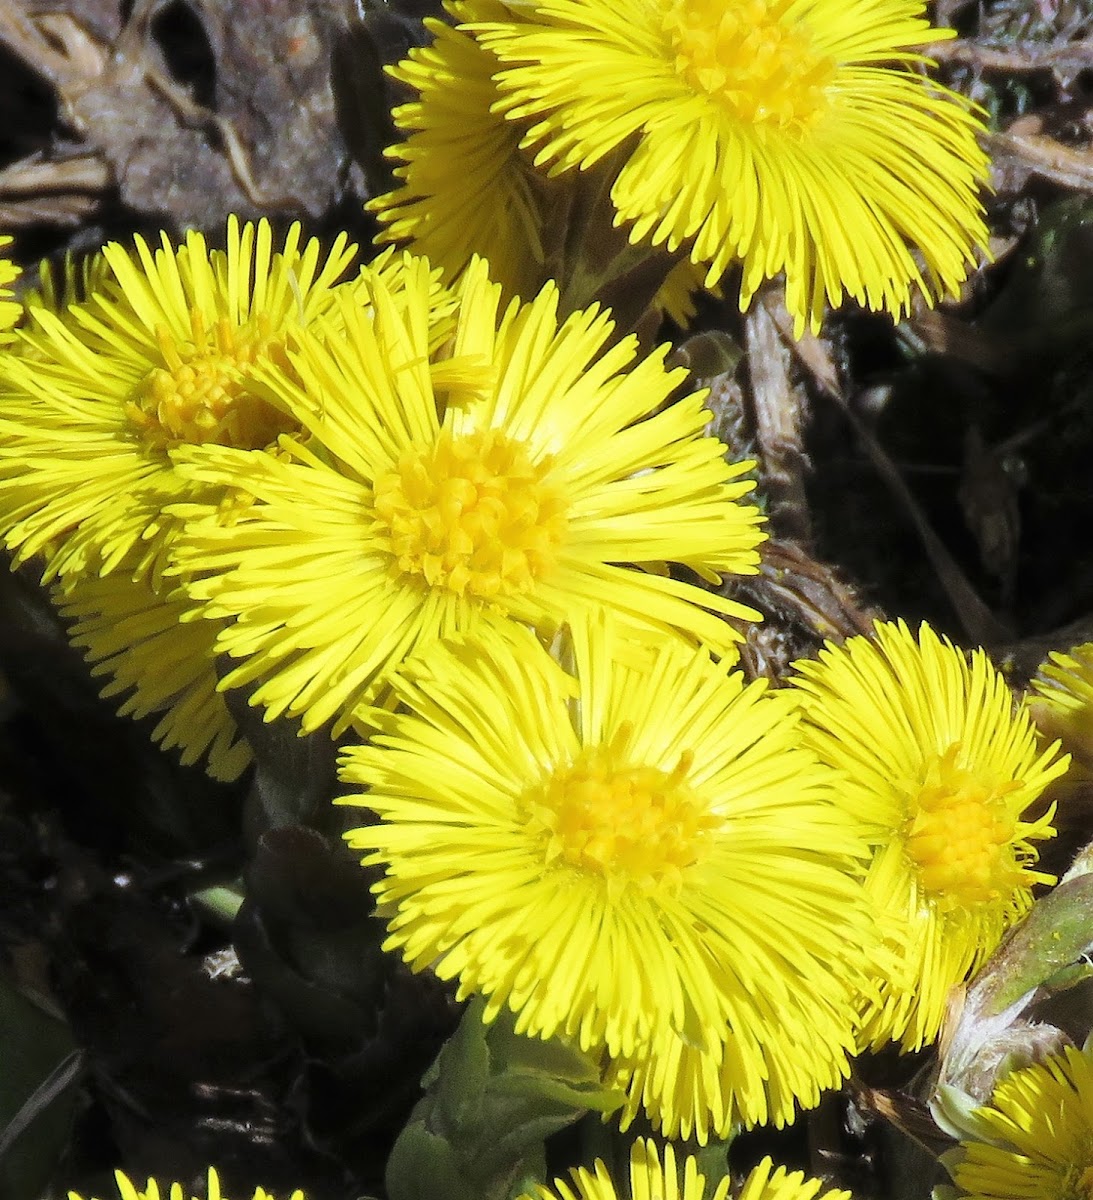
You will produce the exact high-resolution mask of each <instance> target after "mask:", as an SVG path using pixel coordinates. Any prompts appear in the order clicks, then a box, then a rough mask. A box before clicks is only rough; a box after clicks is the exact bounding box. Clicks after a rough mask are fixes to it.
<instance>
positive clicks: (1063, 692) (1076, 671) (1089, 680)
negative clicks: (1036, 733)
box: [1029, 642, 1093, 777]
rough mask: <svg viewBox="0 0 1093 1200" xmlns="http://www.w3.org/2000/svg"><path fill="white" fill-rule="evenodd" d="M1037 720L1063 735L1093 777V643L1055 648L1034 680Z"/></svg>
mask: <svg viewBox="0 0 1093 1200" xmlns="http://www.w3.org/2000/svg"><path fill="white" fill-rule="evenodd" d="M1029 705H1030V707H1031V709H1032V715H1033V717H1034V718H1035V719H1036V723H1037V724H1038V725H1039V726H1040V728H1041V729H1043V730H1044V731H1045V732H1046V733H1047V735H1048V736H1049V737H1057V738H1059V739H1060V740H1061V741H1062V743H1063V746H1064V747H1065V748H1066V749H1067V750H1069V751H1070V752H1071V753H1072V754H1073V755H1074V758H1075V760H1076V766H1078V767H1080V769H1081V772H1082V774H1083V775H1084V776H1087V777H1088V776H1093V642H1085V643H1084V644H1082V645H1081V646H1075V647H1074V648H1073V649H1071V650H1068V651H1067V652H1066V653H1065V654H1062V653H1059V652H1058V651H1053V652H1052V653H1051V654H1050V655H1049V656H1048V658H1047V660H1046V661H1045V662H1043V663H1041V664H1040V669H1039V670H1038V671H1037V672H1036V675H1035V677H1034V678H1033V680H1032V691H1031V693H1030V695H1029Z"/></svg>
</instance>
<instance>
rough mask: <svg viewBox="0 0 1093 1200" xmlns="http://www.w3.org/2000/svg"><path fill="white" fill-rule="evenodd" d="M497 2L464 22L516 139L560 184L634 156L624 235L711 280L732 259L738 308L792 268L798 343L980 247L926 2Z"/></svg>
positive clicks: (947, 270) (621, 188)
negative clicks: (501, 12) (850, 304)
mask: <svg viewBox="0 0 1093 1200" xmlns="http://www.w3.org/2000/svg"><path fill="white" fill-rule="evenodd" d="M506 7H507V8H508V10H509V13H508V16H507V18H506V19H505V20H501V21H498V20H488V21H482V22H474V23H472V24H471V25H470V26H469V28H470V30H471V32H473V34H474V36H475V37H476V38H477V39H478V40H479V41H480V42H481V44H482V45H484V46H485V47H486V48H487V49H488V50H490V51H492V52H493V53H494V54H496V56H497V58H498V59H499V60H500V62H501V64H502V69H501V70H500V71H499V72H497V74H496V75H495V81H496V83H497V85H498V86H499V87H500V89H501V91H502V93H503V94H504V99H503V100H502V102H501V104H500V105H499V110H500V111H503V112H504V114H505V116H506V117H508V118H509V119H511V120H513V121H515V122H517V123H518V124H519V125H520V127H521V128H522V129H523V130H525V131H526V132H524V136H523V140H522V142H521V145H522V146H525V147H531V148H534V150H535V162H536V163H537V164H546V165H549V167H550V169H551V170H552V171H555V172H564V171H568V170H570V169H572V168H578V167H579V168H581V169H585V168H587V167H589V166H591V165H592V164H593V163H596V162H598V161H600V160H601V159H603V158H604V157H605V156H606V155H608V154H611V153H612V152H614V151H616V150H618V149H619V148H620V147H622V148H624V151H623V152H624V154H625V161H624V163H623V165H622V167H621V169H620V170H619V172H618V176H617V179H616V180H615V183H614V187H613V188H612V192H611V199H612V202H613V204H614V206H615V209H616V212H617V217H618V220H619V221H620V222H625V223H627V224H628V225H629V227H630V236H631V238H632V240H634V241H651V242H653V243H654V244H655V245H660V244H662V243H664V244H666V245H667V247H668V249H669V250H675V249H676V248H678V247H681V246H683V247H685V248H687V249H688V251H689V253H690V256H691V258H692V259H693V260H694V261H695V262H701V263H705V264H707V265H708V268H709V270H708V280H709V281H710V282H713V281H714V280H716V279H718V278H719V277H720V276H721V275H722V273H723V272H724V271H725V269H726V268H727V267H728V266H729V265H730V264H731V263H732V262H733V261H734V260H739V261H740V262H741V263H742V266H743V278H742V281H741V286H740V304H741V307H742V308H743V307H746V306H747V304H748V302H749V300H750V298H751V296H752V295H753V294H754V292H755V290H756V289H757V287H758V286H759V284H760V283H761V282H762V281H763V280H764V279H768V278H771V277H773V276H774V275H777V274H778V273H779V272H780V271H784V272H785V275H786V298H787V304H788V307H789V309H790V311H791V312H792V313H793V315H794V317H795V320H796V323H797V327H798V331H801V330H802V329H803V328H804V327H805V325H806V324H807V325H810V326H812V327H813V328H816V327H817V326H818V324H819V322H820V319H821V317H822V314H823V307H824V302H825V300H827V301H829V302H830V303H832V304H835V305H837V304H839V303H840V302H841V300H842V297H843V294H844V293H848V294H849V295H850V296H852V297H854V298H855V299H856V300H857V301H858V302H859V303H862V304H866V305H868V306H869V307H870V308H874V309H884V310H887V311H889V312H891V313H893V314H896V315H899V314H901V313H904V312H906V311H907V309H908V307H909V306H910V303H911V296H912V293H913V291H916V290H917V291H920V292H921V293H922V294H923V295H924V296H925V298H926V299H927V300H928V301H932V300H933V299H935V298H936V297H938V296H939V295H942V294H945V293H951V292H954V291H955V290H956V288H957V287H958V285H959V284H960V283H961V281H962V280H963V279H964V277H965V275H966V274H967V270H968V267H969V265H970V264H972V263H973V262H974V257H973V249H974V247H975V246H977V245H981V244H983V243H984V241H985V238H986V228H985V226H984V224H983V219H982V208H981V205H980V203H979V201H978V199H977V189H978V187H979V186H980V184H981V183H982V182H983V180H984V177H985V172H986V165H987V159H986V156H985V155H984V154H983V152H982V151H981V150H980V149H979V147H978V146H977V144H976V140H975V139H976V134H977V132H979V130H980V126H979V123H978V121H977V120H976V119H975V118H974V117H973V116H972V115H971V113H970V112H969V109H968V105H967V103H966V102H964V101H963V100H962V99H961V98H960V97H959V96H957V95H955V94H954V93H952V92H948V91H947V90H946V89H944V88H941V87H939V86H937V85H934V84H932V83H931V82H930V81H929V80H927V79H926V78H925V77H924V76H923V75H921V74H920V73H919V72H918V70H917V68H918V66H919V65H920V64H921V63H922V62H923V59H922V57H921V55H920V54H917V53H916V52H915V48H916V47H921V46H925V45H928V44H929V43H931V42H934V41H937V40H938V39H939V38H942V37H944V36H946V35H947V32H948V31H946V30H937V29H931V28H930V26H929V24H928V22H927V21H926V20H925V19H924V18H923V16H922V13H923V10H924V4H923V3H922V0H732V2H730V3H725V0H652V2H650V0H611V2H608V0H534V2H532V3H523V2H517V0H510V3H508V4H507V5H506ZM916 254H918V255H920V256H921V258H917V257H916Z"/></svg>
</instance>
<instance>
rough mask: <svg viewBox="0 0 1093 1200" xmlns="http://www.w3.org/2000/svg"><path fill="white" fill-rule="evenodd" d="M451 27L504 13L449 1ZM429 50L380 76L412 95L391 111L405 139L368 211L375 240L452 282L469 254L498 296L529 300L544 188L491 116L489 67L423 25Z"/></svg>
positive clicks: (442, 30) (439, 26) (539, 256)
mask: <svg viewBox="0 0 1093 1200" xmlns="http://www.w3.org/2000/svg"><path fill="white" fill-rule="evenodd" d="M448 8H449V11H450V12H451V13H452V15H453V16H454V17H456V19H458V20H472V19H476V18H477V19H485V18H486V17H487V16H498V15H501V14H503V13H504V9H503V8H502V7H501V5H500V4H498V3H494V2H493V0H462V2H461V0H449V3H448ZM425 25H426V28H427V29H428V30H429V32H430V33H431V34H432V35H433V41H432V44H431V45H429V46H425V47H420V48H415V49H413V50H411V51H410V54H409V57H408V58H407V59H406V60H405V61H403V62H402V63H400V64H399V65H398V66H397V67H395V68H392V69H390V73H391V74H392V75H393V76H394V77H395V78H396V79H397V80H398V81H399V82H400V83H403V84H406V85H407V86H408V87H411V88H413V89H414V90H415V91H416V92H417V93H418V98H417V99H416V100H414V101H412V102H410V103H408V104H402V105H399V106H398V107H397V108H395V110H394V112H393V114H392V115H393V117H394V121H395V125H396V127H397V128H398V130H399V131H400V132H401V133H402V134H404V135H407V136H406V140H405V141H403V142H398V143H396V144H395V145H394V146H392V147H390V149H389V150H388V151H387V155H388V157H390V158H393V159H395V160H396V161H397V162H399V164H400V165H399V166H397V167H395V169H394V175H395V178H396V179H397V180H398V181H399V185H398V187H396V189H395V190H394V191H392V192H389V193H388V194H387V195H385V196H379V197H377V198H376V199H374V200H372V201H370V202H369V204H368V208H369V209H370V210H371V211H372V212H374V213H375V214H376V216H377V217H378V218H379V220H380V221H381V222H382V223H383V224H384V225H385V226H386V228H385V229H384V230H383V232H382V233H381V234H380V236H379V239H378V240H379V241H381V242H383V241H387V242H391V241H397V242H405V243H410V244H411V246H412V248H413V250H414V252H415V253H417V254H422V255H424V256H425V257H427V258H428V259H429V261H430V262H432V263H433V264H434V265H435V266H438V267H440V268H441V271H442V272H443V278H444V280H445V282H447V283H453V282H454V281H455V280H456V279H457V278H458V277H459V275H460V274H461V273H462V271H463V270H464V269H465V268H466V266H467V264H468V263H469V262H470V260H471V257H472V255H474V254H478V255H480V256H481V257H483V258H486V259H488V260H489V264H490V276H491V278H492V279H494V280H495V281H496V282H498V283H500V284H501V285H502V287H503V289H504V295H505V298H506V299H511V298H512V297H513V296H522V297H525V298H530V297H531V296H533V295H534V294H535V293H536V292H537V291H538V290H539V289H540V288H541V287H542V285H543V284H544V283H545V282H546V275H545V272H544V258H543V246H542V227H543V213H542V197H541V195H540V194H539V193H540V192H541V190H542V188H543V186H544V183H545V181H543V182H539V181H537V180H536V178H535V170H534V168H533V167H532V165H531V161H530V159H527V158H525V157H524V156H523V155H522V154H521V153H520V151H519V149H518V143H519V141H520V131H519V130H518V129H517V128H516V127H515V126H513V125H512V124H511V123H509V122H507V121H505V119H504V118H503V117H501V116H498V115H497V114H495V113H493V112H491V106H492V105H493V104H495V103H496V102H497V101H498V99H499V93H498V91H497V87H496V85H495V84H494V82H493V79H492V75H493V72H494V71H495V70H496V69H497V60H496V58H494V56H493V55H492V54H490V53H489V51H488V50H483V49H482V47H481V46H479V45H478V44H477V43H476V42H475V41H474V39H473V38H471V37H470V36H469V35H468V34H466V33H461V32H459V31H458V30H455V29H452V28H451V27H450V26H448V25H446V24H445V23H444V22H443V21H438V20H435V19H433V18H430V19H428V20H426V22H425Z"/></svg>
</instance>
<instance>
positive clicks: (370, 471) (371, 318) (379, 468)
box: [175, 260, 764, 733]
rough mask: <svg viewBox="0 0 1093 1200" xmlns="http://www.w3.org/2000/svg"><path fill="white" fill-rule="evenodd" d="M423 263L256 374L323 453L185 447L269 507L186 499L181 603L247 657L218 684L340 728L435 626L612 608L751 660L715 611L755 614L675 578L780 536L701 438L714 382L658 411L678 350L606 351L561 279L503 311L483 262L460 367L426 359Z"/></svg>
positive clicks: (183, 466)
mask: <svg viewBox="0 0 1093 1200" xmlns="http://www.w3.org/2000/svg"><path fill="white" fill-rule="evenodd" d="M426 272H427V268H426V266H425V265H424V264H422V265H421V270H420V272H419V277H418V279H417V282H416V283H415V281H414V280H413V279H411V278H410V276H407V281H406V291H405V296H404V301H403V303H402V304H401V305H398V306H396V305H395V304H394V303H393V302H392V301H391V299H390V296H388V295H387V294H386V293H385V291H384V288H383V286H382V283H381V282H380V283H377V285H376V287H375V290H374V299H375V313H374V315H367V314H364V315H362V314H361V313H360V312H359V311H357V312H356V314H355V315H354V314H353V313H347V314H346V315H345V324H344V331H343V332H339V333H332V334H330V335H328V336H324V337H321V338H320V337H318V336H311V335H309V334H307V333H301V334H299V335H298V336H297V338H296V340H295V345H296V347H297V348H296V349H295V350H293V351H291V352H290V354H289V358H290V360H291V364H292V371H293V373H294V374H295V376H296V377H297V378H298V380H299V384H298V385H297V384H293V383H292V381H291V379H290V377H289V374H288V373H286V372H283V371H282V372H275V371H273V370H266V371H265V372H261V371H259V372H258V375H259V376H260V378H261V380H262V382H263V383H264V384H265V388H266V390H265V391H264V392H263V394H265V395H269V396H271V397H273V398H275V399H276V400H277V403H278V404H279V405H280V406H282V407H283V409H284V411H287V412H292V413H294V414H296V415H297V417H298V419H299V420H300V423H301V425H302V426H303V427H304V428H305V429H306V431H307V433H308V436H309V438H310V439H311V440H310V442H309V443H308V445H307V446H305V445H301V444H299V443H296V442H294V441H292V440H291V439H287V438H283V439H282V440H281V452H282V455H281V457H280V458H278V459H274V458H273V457H272V456H263V457H261V458H257V457H255V456H253V455H247V454H246V453H245V452H242V451H239V450H235V449H231V448H228V447H221V446H212V445H206V446H200V447H191V448H189V449H188V450H186V451H185V452H183V451H179V452H177V454H176V461H177V462H178V464H179V469H180V470H185V471H186V472H187V473H188V474H189V476H190V477H191V478H192V479H193V480H195V481H196V482H199V483H202V484H206V485H217V486H221V487H234V488H237V489H240V490H242V491H245V492H247V493H248V494H249V495H250V496H251V497H252V498H253V502H252V503H251V504H250V506H249V507H246V508H243V509H242V510H241V511H240V512H239V514H238V516H237V518H236V519H235V520H234V521H233V522H232V523H230V524H225V523H224V522H223V521H222V520H220V519H219V517H218V515H217V514H215V513H214V514H212V515H211V516H210V517H209V518H208V519H206V520H198V519H196V518H195V516H194V515H193V514H192V513H188V514H187V516H188V520H187V526H186V532H185V534H184V535H183V536H182V537H181V538H180V540H179V543H178V545H177V547H176V549H175V559H176V566H175V569H176V570H178V571H179V572H181V573H183V574H184V575H185V576H186V577H188V578H189V580H190V581H189V582H188V583H187V588H188V591H189V594H190V595H191V596H192V597H193V598H194V599H195V600H197V601H199V602H201V603H203V604H204V605H205V608H204V611H205V612H206V613H207V614H208V615H209V616H211V617H214V618H216V619H224V620H227V621H229V622H231V623H230V624H229V625H228V626H227V627H226V628H225V629H224V631H223V632H222V633H221V635H220V637H219V639H218V641H217V646H218V648H219V649H220V650H223V651H225V652H226V653H227V654H229V655H231V656H232V657H234V658H237V659H240V660H242V661H241V662H240V664H239V665H238V666H237V667H235V668H234V669H233V670H232V671H231V672H230V673H228V674H227V675H226V676H225V679H224V681H223V682H224V686H237V685H242V684H246V685H251V684H256V685H257V686H256V687H255V690H254V691H253V693H252V694H251V697H250V699H251V703H253V704H261V705H264V706H265V707H266V709H267V718H268V719H270V720H272V719H273V718H274V717H276V716H278V715H280V714H281V713H288V714H289V715H291V716H293V717H297V716H298V717H300V718H301V722H302V728H303V730H304V731H310V730H312V729H315V728H317V727H318V726H320V725H322V724H324V723H325V722H327V721H329V720H331V718H333V719H334V726H333V728H334V732H335V733H338V732H340V731H341V730H342V729H344V728H345V727H346V726H347V725H348V724H349V723H350V721H351V720H352V715H353V710H354V708H355V707H356V706H358V705H359V704H362V703H368V702H370V701H371V700H372V699H373V698H374V697H375V695H376V694H377V692H378V691H379V690H380V689H381V687H382V686H383V683H384V679H385V677H386V675H387V674H388V673H389V672H390V671H391V670H393V669H395V668H397V666H398V664H399V663H400V662H401V661H402V660H403V659H404V658H405V657H406V656H407V655H408V654H410V653H411V652H413V651H414V650H416V649H420V648H421V647H422V646H423V645H424V644H426V643H427V642H429V641H430V640H433V639H435V638H437V637H440V636H442V635H444V634H448V633H454V632H460V631H470V630H473V629H475V628H494V629H498V628H501V627H502V626H504V625H505V624H506V623H507V622H510V621H512V620H516V621H521V622H525V623H527V624H529V625H532V626H535V627H537V628H548V627H558V626H560V625H561V624H562V623H563V622H564V621H565V620H566V619H567V618H569V617H570V616H571V615H574V614H579V613H580V612H581V611H584V610H587V609H588V608H590V607H596V606H606V607H609V608H612V609H614V610H615V611H617V612H619V613H620V614H623V615H625V616H626V617H628V618H629V619H630V620H631V621H632V622H633V623H634V624H635V625H640V626H641V627H643V628H644V629H646V630H649V631H659V632H661V633H662V634H664V635H665V636H671V635H672V634H673V633H675V632H679V631H682V632H683V633H684V634H685V635H686V636H688V637H690V638H691V639H694V640H697V639H703V640H705V641H706V642H708V644H709V645H710V646H712V647H713V648H714V649H715V650H716V651H718V652H720V653H726V654H731V655H733V656H734V657H735V653H736V651H735V646H736V641H737V639H738V636H739V635H738V634H737V633H736V631H735V630H733V629H732V627H731V626H729V625H728V624H727V623H726V622H725V621H724V620H723V619H722V617H721V616H720V615H717V614H727V615H732V616H737V617H742V618H744V619H758V617H759V614H758V613H755V612H754V611H753V610H752V609H748V608H745V607H744V606H743V605H740V604H738V603H736V602H735V601H731V600H727V599H725V598H724V597H722V596H719V595H717V594H716V593H713V592H710V591H706V590H704V589H702V588H699V587H697V586H695V585H694V584H690V583H686V582H683V581H679V580H676V579H673V578H672V577H671V576H670V575H669V574H668V573H667V571H666V570H665V569H664V563H665V561H666V560H667V561H670V562H676V563H680V564H683V565H685V566H687V567H690V568H691V569H692V570H694V571H696V572H698V573H699V574H701V575H702V576H703V577H704V578H706V579H708V580H714V579H718V578H719V575H720V573H721V572H725V573H730V574H732V573H751V572H754V570H755V569H756V564H757V562H758V554H757V552H756V546H757V545H758V544H759V543H760V542H761V541H762V539H763V537H764V535H763V533H762V532H761V530H760V528H759V525H760V520H761V518H760V514H759V512H758V510H757V509H756V508H754V507H753V506H752V505H750V504H748V503H746V502H744V500H743V498H744V497H745V496H746V495H747V493H748V492H749V491H750V490H751V487H752V484H751V482H750V481H748V480H746V479H743V478H741V476H742V475H744V473H745V472H746V471H747V470H748V469H749V468H750V465H751V464H749V463H736V464H729V463H727V462H726V461H725V458H724V449H725V448H724V446H723V445H722V444H721V443H720V442H718V441H716V440H715V439H713V438H710V437H707V436H705V434H704V429H705V423H706V419H707V414H706V412H705V410H704V409H703V399H704V394H703V393H695V394H692V395H689V396H684V397H683V398H681V399H677V400H674V401H673V402H671V403H666V402H667V401H668V400H669V399H670V397H671V396H672V394H673V392H674V391H675V389H676V388H677V387H678V385H679V384H680V383H681V382H682V381H683V378H684V375H685V372H683V371H678V370H672V371H669V370H667V369H666V368H665V366H664V348H662V349H660V350H658V351H657V352H655V353H654V354H652V355H650V356H649V357H647V358H645V359H643V360H641V361H639V362H636V363H635V362H634V361H633V360H634V357H635V341H634V339H633V338H627V339H624V340H623V341H621V342H619V343H616V344H614V345H611V346H608V345H607V343H608V341H609V338H610V335H611V331H612V324H611V321H610V319H609V317H608V316H607V315H606V314H605V313H603V312H600V311H598V310H595V309H593V310H589V311H583V312H578V313H575V314H573V315H572V316H571V317H569V318H568V319H566V320H565V321H559V319H558V315H557V303H558V295H557V290H556V288H554V287H553V286H547V287H546V288H544V290H543V291H542V292H541V293H540V294H539V296H538V297H536V298H535V299H534V300H533V301H531V302H530V303H528V304H516V303H514V304H512V305H510V306H509V307H508V308H507V309H506V310H505V311H504V312H503V313H501V312H499V311H498V298H499V292H500V289H499V287H498V286H497V285H495V284H492V283H490V282H489V280H488V279H487V278H486V271H485V265H484V264H483V263H482V262H481V260H478V261H476V262H475V263H474V264H472V266H471V267H470V268H469V269H468V272H467V274H466V275H465V277H464V281H463V283H462V285H461V287H460V291H459V294H458V299H459V313H458V318H457V321H456V327H455V331H454V334H453V336H452V339H451V342H450V346H449V347H448V349H449V350H450V353H451V355H452V357H451V358H449V359H445V358H444V357H443V356H437V355H434V354H432V353H431V350H430V347H429V345H428V344H427V337H428V329H429V321H430V315H429V314H430V305H431V300H430V297H429V294H428V290H427V288H426V286H425V281H426V279H427V274H426ZM605 347H606V348H605ZM453 389H454V390H453ZM309 447H310V448H309ZM628 564H635V566H633V567H632V566H630V565H628ZM640 568H646V569H640ZM710 610H712V611H710Z"/></svg>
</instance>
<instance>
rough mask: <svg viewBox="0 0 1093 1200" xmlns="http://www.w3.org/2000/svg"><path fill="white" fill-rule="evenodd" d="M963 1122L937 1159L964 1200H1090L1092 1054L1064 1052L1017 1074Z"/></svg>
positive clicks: (1087, 1048)
mask: <svg viewBox="0 0 1093 1200" xmlns="http://www.w3.org/2000/svg"><path fill="white" fill-rule="evenodd" d="M967 1119H968V1123H969V1126H970V1127H971V1128H974V1129H975V1130H976V1133H977V1137H974V1138H973V1137H967V1138H966V1139H965V1140H963V1141H961V1143H960V1145H959V1146H958V1147H957V1148H956V1149H954V1150H951V1151H949V1152H948V1153H947V1154H946V1155H945V1156H944V1157H943V1159H942V1161H943V1162H944V1163H945V1166H946V1168H947V1170H948V1171H949V1174H950V1175H951V1176H952V1178H953V1181H954V1182H955V1184H956V1187H957V1191H958V1194H959V1195H960V1196H962V1197H969V1198H970V1200H1013V1198H1014V1197H1020V1198H1021V1200H1089V1197H1090V1196H1091V1195H1093V1053H1091V1051H1090V1046H1089V1044H1088V1043H1087V1044H1086V1046H1085V1048H1084V1049H1081V1050H1079V1049H1078V1048H1077V1047H1074V1046H1068V1047H1067V1048H1066V1049H1065V1050H1063V1052H1062V1053H1061V1054H1054V1055H1051V1056H1050V1057H1048V1058H1047V1059H1045V1061H1044V1062H1042V1063H1034V1064H1032V1065H1030V1066H1025V1067H1018V1068H1017V1069H1015V1070H1012V1071H1010V1072H1009V1074H1007V1075H1005V1076H1003V1077H1002V1079H1001V1080H1000V1081H999V1082H998V1083H997V1084H995V1087H994V1091H993V1093H992V1095H991V1098H990V1101H989V1103H987V1104H985V1105H983V1106H981V1107H979V1108H976V1109H974V1110H972V1112H971V1113H970V1115H969V1117H968V1118H967Z"/></svg>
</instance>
